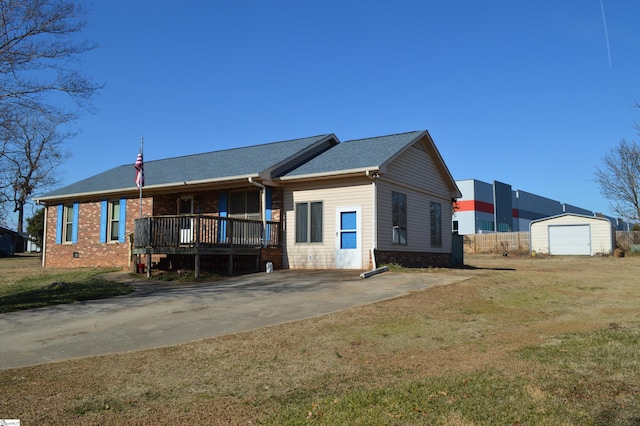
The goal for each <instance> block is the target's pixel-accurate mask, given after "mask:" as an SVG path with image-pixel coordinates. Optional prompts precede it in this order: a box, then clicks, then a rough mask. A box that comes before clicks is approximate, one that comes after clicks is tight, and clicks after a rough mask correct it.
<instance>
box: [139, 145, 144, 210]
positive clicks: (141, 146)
mask: <svg viewBox="0 0 640 426" xmlns="http://www.w3.org/2000/svg"><path fill="white" fill-rule="evenodd" d="M143 144H144V138H140V154H142V148H143ZM143 179H144V178H143ZM139 186H140V219H142V187H143V184H142V182H141V183H140V185H139Z"/></svg>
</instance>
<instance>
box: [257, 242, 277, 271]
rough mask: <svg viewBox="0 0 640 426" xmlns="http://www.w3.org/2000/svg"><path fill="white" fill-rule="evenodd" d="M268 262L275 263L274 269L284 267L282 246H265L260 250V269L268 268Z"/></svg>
mask: <svg viewBox="0 0 640 426" xmlns="http://www.w3.org/2000/svg"><path fill="white" fill-rule="evenodd" d="M267 262H271V263H273V269H274V270H276V269H282V248H263V249H261V251H260V271H262V272H264V271H265V270H266V265H267Z"/></svg>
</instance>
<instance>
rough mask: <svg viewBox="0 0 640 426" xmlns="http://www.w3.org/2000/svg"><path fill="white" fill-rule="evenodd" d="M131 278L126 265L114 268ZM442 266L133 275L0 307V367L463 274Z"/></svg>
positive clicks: (315, 309) (202, 332)
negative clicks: (64, 301)
mask: <svg viewBox="0 0 640 426" xmlns="http://www.w3.org/2000/svg"><path fill="white" fill-rule="evenodd" d="M108 275H109V279H112V280H114V281H131V278H130V277H129V275H128V274H126V273H113V274H108ZM464 279H465V277H462V276H459V275H453V274H448V273H446V272H443V273H434V274H429V273H422V274H420V273H416V274H413V273H392V272H385V273H382V274H378V275H375V276H373V277H370V278H367V279H361V278H360V277H359V275H358V272H357V271H289V270H283V271H275V272H273V273H270V274H266V273H259V274H252V275H245V276H240V277H233V278H228V279H223V280H220V281H217V282H214V283H206V284H205V283H198V284H165V283H161V282H146V281H143V282H134V281H131V282H132V284H133V285H134V286H135V288H136V291H135V292H134V293H132V294H129V295H126V296H118V297H114V298H111V299H104V300H94V301H87V302H77V303H72V304H68V305H58V306H52V307H48V308H40V309H33V310H29V311H20V312H12V313H7V314H0V342H2V344H1V345H0V369H8V368H15V367H21V366H27V365H34V364H41V363H46V362H51V361H60V360H65V359H71V358H78V357H85V356H92V355H102V354H108V353H113V352H127V351H136V350H142V349H150V348H158V347H163V346H171V345H177V344H181V343H186V342H189V341H192V340H198V339H204V338H208V337H213V336H220V335H224V334H229V333H237V332H241V331H246V330H251V329H255V328H259V327H264V326H269V325H275V324H279V323H283V322H287V321H294V320H300V319H304V318H310V317H313V316H318V315H323V314H327V313H330V312H335V311H338V310H342V309H347V308H351V307H354V306H358V305H363V304H368V303H373V302H378V301H381V300H386V299H391V298H395V297H399V296H403V295H406V294H408V293H409V292H411V291H416V290H422V289H425V288H427V287H430V286H434V285H444V284H450V283H453V282H457V281H461V280H464Z"/></svg>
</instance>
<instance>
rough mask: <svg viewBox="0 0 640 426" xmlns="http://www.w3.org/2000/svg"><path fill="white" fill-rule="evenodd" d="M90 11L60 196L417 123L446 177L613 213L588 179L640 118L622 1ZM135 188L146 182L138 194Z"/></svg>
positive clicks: (635, 17)
mask: <svg viewBox="0 0 640 426" xmlns="http://www.w3.org/2000/svg"><path fill="white" fill-rule="evenodd" d="M602 4H603V6H604V11H605V16H606V29H607V31H605V25H604V23H605V21H604V20H603V14H602V10H601V2H600V0H562V1H556V0H538V1H526V2H522V1H513V0H496V1H483V2H479V1H477V0H452V1H446V2H444V1H432V0H423V1H402V0H399V1H395V2H375V1H374V2H372V1H334V0H326V1H322V2H314V1H279V0H270V1H264V0H260V1H258V0H254V1H245V0H225V1H219V0H211V1H205V0H200V1H196V0H184V1H182V2H180V3H179V5H178V3H177V2H175V1H165V0H157V1H153V2H152V1H131V0H127V1H123V0H110V1H108V2H106V1H100V2H97V1H96V2H94V3H93V4H92V10H91V12H90V13H89V15H88V20H89V25H88V28H87V30H86V31H85V32H84V36H86V38H88V39H89V40H92V41H94V42H97V43H98V44H100V45H101V46H102V47H101V48H99V49H97V50H94V51H92V52H89V53H87V54H86V55H84V57H83V59H84V64H83V69H84V71H85V73H86V74H87V75H88V76H90V77H91V78H92V79H93V80H95V81H97V82H101V83H105V87H104V89H103V90H102V92H101V94H100V95H99V97H98V98H97V99H96V101H95V103H94V105H95V107H96V108H97V112H96V113H95V114H92V115H85V116H84V117H83V118H82V119H81V120H80V121H79V122H78V123H77V124H78V127H79V128H80V129H81V133H80V134H79V136H77V137H76V138H75V139H74V140H72V141H71V142H70V143H69V149H70V151H71V152H72V156H71V157H70V158H69V160H68V161H67V163H66V164H65V166H64V171H63V175H62V176H63V182H62V185H66V184H69V183H73V182H75V181H77V180H80V179H83V178H85V177H88V176H91V175H93V174H95V173H98V172H101V171H104V170H107V169H110V168H112V167H116V166H119V165H122V164H127V163H131V164H132V167H131V179H132V185H133V178H134V169H133V162H134V161H135V157H136V154H137V152H138V147H139V143H140V138H141V137H144V141H145V145H144V146H145V150H144V154H145V160H146V161H150V160H154V159H159V158H166V157H172V156H179V155H186V154H192V153H199V152H206V151H214V150H220V149H227V148H233V147H238V146H246V145H254V144H260V143H267V142H275V141H280V140H287V139H295V138H300V137H306V136H313V135H318V134H324V133H335V134H336V135H337V136H338V138H339V139H340V140H342V141H346V140H350V139H357V138H365V137H371V136H379V135H386V134H392V133H401V132H407V131H413V130H421V129H427V130H429V132H430V133H431V135H432V137H433V139H434V141H435V143H436V145H437V146H438V148H439V150H440V152H441V154H442V156H443V157H444V159H445V161H446V163H447V164H448V166H449V169H450V170H451V172H452V174H453V176H454V178H455V179H470V178H475V179H479V180H482V181H486V182H492V181H493V180H498V181H501V182H505V183H509V184H511V185H512V187H513V189H521V190H524V191H527V192H532V193H535V194H539V195H543V196H546V197H549V198H552V199H555V200H558V201H561V202H565V203H569V204H573V205H576V206H579V207H583V208H587V209H590V210H594V211H602V212H604V213H607V214H609V213H610V211H609V207H608V202H607V201H606V200H603V199H602V197H601V195H600V191H599V187H598V186H597V184H596V183H595V182H593V178H594V169H595V167H596V166H597V165H599V164H600V161H601V158H602V157H603V156H604V155H605V153H606V152H607V151H608V150H610V149H611V148H612V147H614V146H615V145H617V144H618V143H619V142H620V140H621V139H627V140H631V139H636V140H637V134H636V130H635V129H634V128H633V125H634V123H636V122H640V109H637V108H633V106H632V105H633V104H634V103H635V101H636V100H638V101H640V55H638V48H639V46H640V27H639V26H638V21H639V18H640V2H638V1H636V0H617V1H613V0H602ZM148 183H149V182H148Z"/></svg>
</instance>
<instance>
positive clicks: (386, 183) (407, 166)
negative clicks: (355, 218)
mask: <svg viewBox="0 0 640 426" xmlns="http://www.w3.org/2000/svg"><path fill="white" fill-rule="evenodd" d="M393 191H396V192H400V193H404V194H407V244H406V245H398V244H393V240H392V229H393V225H392V217H391V212H392V209H391V203H392V202H391V199H392V196H391V193H392V192H393ZM377 193H378V246H377V248H378V249H379V250H385V251H409V252H433V253H450V252H451V226H452V220H451V216H452V206H451V193H450V189H449V188H448V187H447V186H446V185H445V183H444V181H443V179H442V177H441V175H440V173H439V171H438V169H437V168H436V166H435V164H434V162H433V160H432V159H431V156H430V155H429V154H428V153H427V152H426V151H425V150H424V148H423V146H422V143H417V144H415V145H414V146H413V147H411V148H410V149H408V150H407V151H405V152H404V153H403V154H402V155H400V156H398V158H396V159H395V160H393V161H392V162H391V164H389V165H388V167H387V170H386V172H385V173H384V174H383V175H382V177H381V178H380V179H379V180H378V189H377ZM432 201H433V202H436V203H440V205H441V212H442V224H441V226H442V246H441V247H431V224H430V220H431V213H430V208H431V202H432Z"/></svg>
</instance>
